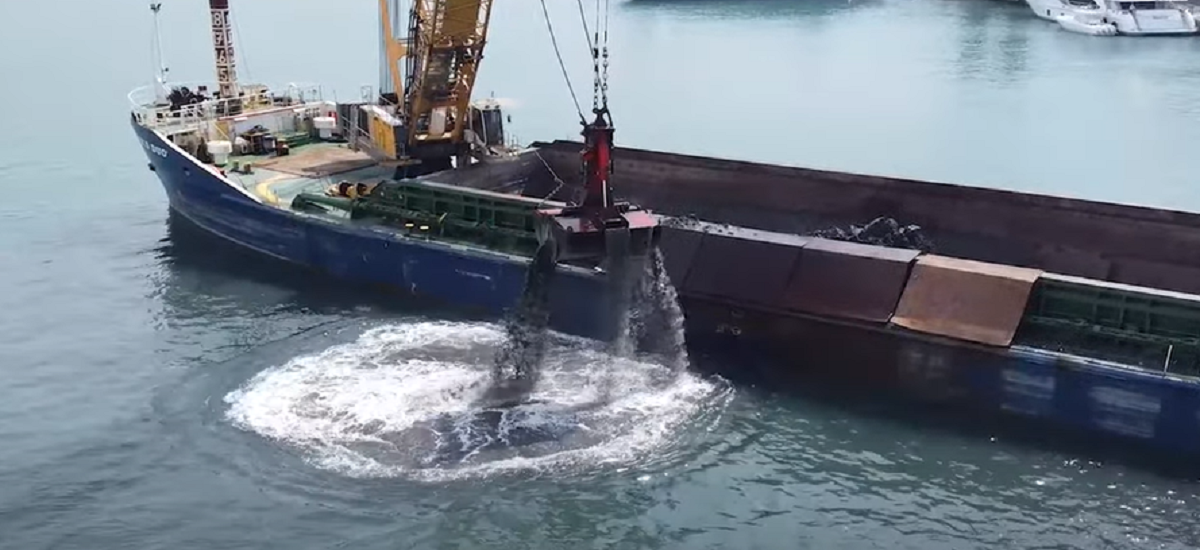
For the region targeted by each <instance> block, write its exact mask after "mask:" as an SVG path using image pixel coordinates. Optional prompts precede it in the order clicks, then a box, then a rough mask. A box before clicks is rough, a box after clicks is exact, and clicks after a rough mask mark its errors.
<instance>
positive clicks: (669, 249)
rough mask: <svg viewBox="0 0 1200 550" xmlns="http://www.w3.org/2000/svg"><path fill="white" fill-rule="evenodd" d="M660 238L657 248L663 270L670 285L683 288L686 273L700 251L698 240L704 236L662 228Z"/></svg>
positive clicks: (671, 228) (668, 227)
mask: <svg viewBox="0 0 1200 550" xmlns="http://www.w3.org/2000/svg"><path fill="white" fill-rule="evenodd" d="M660 231H662V236H661V237H659V241H658V248H659V250H661V251H662V255H663V268H664V269H666V270H667V275H668V276H669V277H670V278H671V284H673V285H675V287H676V288H683V282H684V281H685V280H687V273H688V270H689V268H691V266H692V261H693V259H694V258H695V257H696V251H697V250H699V249H700V240H701V238H703V237H704V234H703V233H701V232H699V231H692V230H688V229H681V228H677V227H670V226H663V227H662V228H661V229H660Z"/></svg>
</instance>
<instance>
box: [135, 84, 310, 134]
mask: <svg viewBox="0 0 1200 550" xmlns="http://www.w3.org/2000/svg"><path fill="white" fill-rule="evenodd" d="M200 85H203V83H199V84H192V85H189V84H188V83H171V84H168V85H167V86H165V87H163V88H162V89H163V90H169V89H172V88H178V87H181V86H187V87H188V88H189V89H193V90H194V89H196V88H197V87H198V86H200ZM156 88H157V86H144V87H142V88H138V89H136V90H133V91H132V92H130V93H129V102H130V103H131V104H132V105H133V114H134V117H136V119H137V121H138V122H139V123H140V124H144V125H146V126H149V127H153V128H177V129H180V130H186V129H191V128H202V127H211V123H212V122H214V121H216V120H218V119H220V118H223V117H227V116H230V114H231V113H238V114H239V115H247V114H253V113H254V112H256V111H262V110H265V109H272V108H280V107H290V106H295V105H305V104H310V103H317V102H321V101H323V99H322V97H323V94H322V90H321V87H320V86H317V85H311V84H295V83H293V84H288V85H287V87H286V88H284V89H283V90H277V89H272V88H268V87H266V86H244V87H243V91H242V94H241V95H240V96H238V97H231V98H214V99H207V100H204V101H200V102H197V103H191V104H186V105H180V106H178V107H172V106H171V105H170V104H169V103H166V102H165V101H163V100H161V99H160V96H159V93H158V90H156ZM238 107H240V109H239V108H238Z"/></svg>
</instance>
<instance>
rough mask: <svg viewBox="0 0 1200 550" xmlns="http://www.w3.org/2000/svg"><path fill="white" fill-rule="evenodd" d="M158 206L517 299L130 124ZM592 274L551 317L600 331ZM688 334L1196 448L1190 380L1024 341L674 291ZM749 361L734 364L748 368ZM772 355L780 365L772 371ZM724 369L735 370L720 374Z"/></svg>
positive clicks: (975, 404) (298, 247)
mask: <svg viewBox="0 0 1200 550" xmlns="http://www.w3.org/2000/svg"><path fill="white" fill-rule="evenodd" d="M133 126H134V131H135V132H136V133H137V136H138V138H139V140H140V141H141V143H142V147H143V148H144V149H145V152H146V155H147V158H148V159H149V161H150V166H151V167H152V168H153V170H154V171H155V173H156V174H157V175H158V177H159V179H160V181H161V182H162V185H163V187H164V189H165V192H166V194H167V196H168V198H169V201H170V206H171V208H172V209H173V210H174V211H176V212H177V213H178V214H180V215H182V216H183V217H184V218H186V219H187V220H189V221H190V222H191V223H192V224H194V225H196V226H197V227H199V228H200V229H202V230H203V231H205V232H207V233H210V234H212V235H215V236H217V237H220V238H223V239H225V240H227V241H230V242H232V243H235V244H237V245H239V246H241V247H244V248H247V249H250V250H252V251H255V252H258V253H260V254H264V255H267V256H271V257H275V258H278V259H282V260H286V261H288V262H291V263H294V264H298V265H301V266H306V267H310V268H315V269H318V270H321V271H325V272H328V273H330V274H332V275H334V276H336V277H339V278H341V279H344V280H346V281H348V282H351V283H359V284H369V285H384V286H387V287H393V288H397V289H399V290H402V291H406V292H412V293H415V294H417V295H421V296H425V297H428V298H432V299H435V300H437V301H440V302H444V303H447V304H451V305H455V306H458V307H463V308H469V309H474V310H483V311H486V312H490V313H500V312H503V311H505V310H506V309H508V308H511V307H512V306H513V305H514V304H516V303H517V300H518V298H519V296H520V293H521V291H522V288H523V284H524V275H525V268H526V265H527V261H525V260H523V259H521V258H516V257H512V256H507V255H502V254H496V253H489V252H486V251H480V250H477V249H472V248H466V247H452V246H449V245H445V244H442V243H435V242H425V241H411V240H407V239H403V238H398V237H397V236H395V234H392V233H385V232H382V231H376V230H371V229H367V228H360V227H355V226H351V225H349V224H340V223H336V222H331V221H326V220H322V219H318V218H315V217H309V216H304V215H300V214H295V213H290V212H286V211H283V210H280V209H278V208H274V207H269V206H265V205H262V204H260V203H258V202H257V201H255V200H254V199H253V198H252V197H250V196H249V195H247V194H245V193H243V192H241V191H240V190H238V189H236V188H234V187H233V186H231V185H229V184H227V183H226V182H225V181H224V180H223V179H222V178H221V177H220V176H219V174H217V173H214V172H212V171H210V169H209V168H208V167H205V166H202V165H200V164H198V163H197V162H196V161H194V160H193V159H192V158H191V157H190V156H187V155H185V154H184V153H183V152H182V151H180V150H178V149H177V148H175V147H174V146H173V145H172V144H170V143H169V142H167V141H165V140H163V139H162V138H161V137H160V136H159V135H158V134H156V133H155V132H153V131H151V130H148V129H146V128H144V127H142V126H141V125H139V124H137V123H136V122H135V123H134V124H133ZM603 291H604V283H603V279H602V278H600V277H596V276H593V275H590V274H586V273H583V272H579V271H567V272H564V273H561V274H560V276H559V277H557V278H556V279H555V284H554V287H553V289H552V292H551V296H552V298H551V309H552V313H551V324H552V326H553V327H554V328H555V329H557V330H560V331H563V332H567V333H571V334H576V335H583V336H591V337H601V338H606V337H608V336H609V335H607V334H604V333H603V329H602V327H603V326H605V325H604V323H602V322H601V321H600V320H601V319H602V318H603V311H602V309H603V307H604V300H603V298H602V297H603ZM682 301H683V305H684V309H685V314H686V317H687V325H688V326H687V330H688V335H689V341H692V342H699V343H702V344H704V343H709V344H711V343H720V342H728V343H729V344H732V345H734V346H746V347H744V348H743V349H768V348H770V349H773V350H779V351H781V352H783V353H784V354H785V357H786V358H787V359H786V360H785V361H783V362H772V364H773V365H776V367H773V369H774V370H773V372H770V373H759V374H764V375H768V376H769V377H771V378H778V377H781V376H782V377H783V378H790V377H791V375H793V374H800V373H804V374H805V375H814V374H815V375H819V376H831V377H833V378H837V379H840V380H844V381H850V382H851V383H852V384H857V385H861V386H864V387H872V388H881V389H885V390H888V391H890V392H894V393H898V394H900V395H903V396H907V397H914V398H917V399H920V400H924V401H929V402H935V403H945V404H951V405H954V406H956V407H961V408H965V409H973V410H977V411H983V412H992V413H996V412H1000V413H1004V414H1006V415H1009V416H1016V417H1024V418H1032V419H1035V420H1036V421H1038V422H1042V423H1045V422H1049V423H1053V424H1056V425H1058V426H1061V427H1065V428H1070V429H1073V430H1078V431H1080V432H1083V433H1091V434H1094V435H1099V436H1115V437H1117V438H1119V439H1120V440H1122V441H1128V442H1135V443H1136V442H1140V443H1142V444H1146V445H1148V447H1149V448H1155V449H1158V450H1161V451H1165V452H1167V453H1172V454H1179V453H1186V454H1188V455H1200V384H1198V383H1196V382H1195V381H1191V380H1188V379H1181V378H1176V377H1172V376H1166V375H1158V374H1155V373H1149V372H1146V371H1141V370H1137V369H1126V368H1122V367H1115V366H1111V365H1105V364H1100V363H1098V362H1094V361H1090V360H1086V359H1083V358H1076V357H1070V356H1063V355H1060V354H1052V353H1048V352H1043V351H1040V350H1035V349H1017V348H1009V349H994V348H983V347H977V346H969V345H963V344H961V343H956V342H954V341H950V340H945V339H934V338H926V337H922V336H919V335H914V334H912V333H901V332H896V331H891V330H887V329H884V328H880V327H877V326H874V325H867V324H862V323H846V322H840V321H832V320H829V319H821V318H812V317H802V316H796V315H792V314H785V313H780V312H765V311H753V310H747V309H745V308H741V307H739V306H737V305H736V304H721V303H716V302H714V301H712V300H708V299H705V298H703V297H695V296H686V295H685V296H684V297H683V300H682ZM748 363H749V361H747V362H744V364H743V365H742V366H740V367H739V368H743V367H744V368H751V367H749V366H748ZM778 365H784V368H779V367H778ZM731 374H734V375H736V374H737V373H731Z"/></svg>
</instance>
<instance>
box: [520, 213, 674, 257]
mask: <svg viewBox="0 0 1200 550" xmlns="http://www.w3.org/2000/svg"><path fill="white" fill-rule="evenodd" d="M538 214H539V216H538V219H539V221H540V223H539V227H538V241H539V242H543V243H544V242H546V241H547V240H552V241H554V243H555V249H556V250H557V251H558V254H557V257H558V261H559V262H583V263H593V262H594V263H595V264H596V265H599V264H601V263H603V262H604V260H605V259H606V258H607V257H608V256H609V254H610V252H609V250H610V246H609V244H608V241H609V240H610V239H611V238H612V236H613V235H614V234H615V233H627V234H628V239H623V240H627V242H628V243H629V246H628V250H627V253H628V255H629V256H645V255H647V254H648V253H649V251H650V250H651V249H653V248H654V247H655V246H656V245H657V244H658V239H659V236H660V234H661V231H660V229H659V224H658V216H656V215H654V214H652V213H650V212H649V211H646V210H643V209H641V208H638V207H637V206H633V205H630V204H629V203H623V202H618V203H616V204H614V205H613V207H612V208H611V209H609V210H608V211H599V212H597V211H595V210H589V209H584V208H582V207H578V206H569V207H566V208H555V209H547V210H539V211H538Z"/></svg>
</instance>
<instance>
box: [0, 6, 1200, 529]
mask: <svg viewBox="0 0 1200 550" xmlns="http://www.w3.org/2000/svg"><path fill="white" fill-rule="evenodd" d="M235 10H236V13H237V15H238V16H239V25H238V27H239V33H238V34H239V35H240V38H241V49H240V52H241V53H242V55H243V60H244V63H243V65H242V68H243V69H244V72H243V74H246V73H249V76H251V77H253V79H254V80H261V81H268V82H287V81H311V82H320V83H324V84H326V86H327V90H329V91H330V93H331V94H332V93H333V91H334V90H336V93H337V94H338V95H339V96H340V97H343V98H345V97H355V98H356V97H358V94H359V86H360V85H363V84H375V83H374V82H373V79H374V78H375V75H376V73H377V70H376V60H375V58H374V56H375V52H376V50H377V48H376V44H375V42H374V40H375V36H376V35H375V23H374V19H375V13H374V11H373V10H374V3H373V2H369V1H363V2H356V3H348V2H333V1H330V0H286V1H285V0H255V1H253V2H250V1H242V2H237V3H235ZM551 10H552V14H553V15H554V21H555V24H556V28H558V29H559V33H560V35H559V38H560V41H561V42H562V44H563V45H564V48H565V51H564V54H565V57H566V60H567V63H568V64H569V67H570V68H571V69H572V77H573V78H574V79H575V83H576V86H577V88H582V90H581V93H582V94H583V96H582V97H581V100H583V101H585V102H586V101H588V100H589V99H590V91H589V89H590V86H589V81H590V78H589V72H588V67H589V64H588V62H587V59H586V52H585V50H584V47H583V39H582V37H581V36H580V35H579V34H578V31H579V23H578V15H577V13H576V12H575V11H574V10H575V5H574V4H572V3H553V4H552V5H551ZM1027 11H1028V10H1027V9H1026V8H1024V7H1023V6H1021V5H1019V4H1009V3H1002V2H995V1H989V0H955V1H949V0H947V1H940V0H910V1H884V0H878V1H869V0H868V1H853V2H845V1H839V2H833V1H817V0H808V1H796V2H788V1H783V0H777V1H742V2H733V1H726V2H720V1H716V0H709V1H685V0H675V1H668V0H663V1H657V2H655V1H636V0H634V1H629V2H615V3H614V5H613V13H612V17H613V19H612V33H613V34H612V37H611V39H610V40H611V48H612V67H611V71H610V72H611V79H612V83H611V86H612V88H611V98H610V103H611V106H612V108H613V110H614V113H615V117H616V122H617V125H618V134H617V136H618V141H619V142H620V143H622V144H627V145H632V146H638V147H647V148H654V149H664V150H671V151H678V152H685V153H699V154H712V155H720V156H725V157H731V158H742V159H753V160H763V161H772V162H780V163H787V164H795V165H803V166H816V167H823V168H834V169H841V170H852V171H859V172H868V173H880V174H893V175H903V176H909V177H918V178H930V179H938V180H946V181H954V182H959V183H969V184H975V185H991V186H999V187H1008V188H1014V189H1025V190H1036V191H1041V192H1048V193H1054V194H1063V195H1073V196H1082V197H1089V198H1098V199H1105V200H1117V201H1125V202H1137V203H1147V204H1156V205H1165V206H1175V207H1181V208H1188V209H1200V200H1198V199H1197V198H1196V196H1197V194H1196V193H1195V192H1193V191H1192V188H1191V186H1190V185H1189V184H1190V181H1191V180H1190V174H1191V172H1192V166H1193V165H1194V161H1193V158H1194V157H1195V155H1194V154H1193V153H1192V150H1193V148H1194V146H1195V144H1198V143H1200V135H1197V132H1200V129H1198V128H1200V126H1198V125H1197V124H1196V121H1197V114H1198V110H1197V106H1196V105H1197V100H1198V99H1200V93H1198V92H1197V91H1196V90H1197V89H1200V87H1198V86H1197V80H1198V79H1200V76H1197V75H1200V70H1198V69H1200V56H1197V55H1196V54H1197V49H1198V48H1200V39H1146V38H1142V39H1134V38H1130V39H1126V38H1094V37H1086V36H1076V35H1071V34H1068V33H1065V32H1062V31H1059V30H1058V29H1056V28H1055V27H1054V26H1053V25H1051V24H1049V23H1046V22H1043V21H1040V20H1037V19H1034V18H1033V17H1032V15H1031V14H1029V13H1027ZM206 17H207V14H206V12H205V9H204V6H203V3H202V2H188V3H184V2H175V3H170V4H169V5H167V6H164V14H163V24H164V38H165V50H166V52H165V53H166V54H167V59H168V62H169V64H170V66H171V67H172V74H173V75H174V77H175V78H177V79H180V80H199V79H208V78H210V73H211V69H210V66H211V53H210V51H209V43H208V35H207V26H206V23H207V20H206ZM0 21H3V22H5V23H4V24H5V25H6V26H5V28H4V30H3V31H0V74H2V75H4V78H3V80H2V81H0V82H3V83H4V84H3V85H0V106H3V109H0V113H2V114H3V117H2V121H3V123H4V131H2V132H0V188H2V189H5V190H7V191H9V192H10V194H9V196H8V199H7V200H6V201H4V202H3V203H2V204H0V265H2V266H3V269H0V282H2V283H3V284H4V286H5V287H6V288H7V289H8V292H5V293H3V294H0V311H2V312H3V314H0V334H3V335H4V336H2V337H0V368H3V369H4V370H3V374H4V376H3V378H2V379H0V380H2V381H0V441H4V443H5V444H4V445H3V446H0V548H13V549H21V550H27V549H34V548H87V549H96V548H126V547H136V548H172V549H176V548H224V547H229V548H247V547H257V548H269V547H279V548H334V547H337V548H341V547H352V548H493V547H505V548H512V547H526V548H562V547H597V548H599V547H619V548H718V547H720V548H729V547H743V548H796V547H801V548H877V547H889V548H920V549H929V548H1080V549H1089V550H1090V549H1095V548H1192V547H1196V546H1197V545H1200V529H1198V528H1197V527H1196V525H1195V522H1194V521H1193V519H1194V518H1195V517H1196V514H1197V510H1198V508H1197V506H1198V504H1197V502H1198V501H1197V498H1198V493H1200V491H1197V487H1196V486H1195V485H1194V484H1193V483H1191V482H1188V481H1186V480H1180V479H1175V478H1164V477H1159V476H1157V475H1155V474H1152V473H1150V472H1147V471H1143V470H1136V469H1131V468H1129V467H1125V466H1121V465H1117V464H1106V463H1101V462H1098V461H1096V460H1093V459H1091V458H1089V457H1090V455H1087V454H1077V453H1074V452H1066V451H1061V450H1053V449H1048V448H1044V449H1038V448H1030V447H1028V446H1021V445H1016V444H1014V443H1011V442H1009V441H1008V440H1007V438H1006V437H1003V436H999V437H990V436H989V434H986V433H985V434H983V435H980V434H978V433H970V434H964V433H959V432H952V431H947V430H943V429H936V428H931V427H925V425H924V424H921V423H917V422H910V421H904V420H897V419H892V418H889V416H894V415H883V416H881V415H866V414H863V413H862V412H861V411H859V410H858V409H854V408H848V407H842V406H835V405H830V404H827V403H818V402H815V401H812V400H808V399H804V398H798V397H791V396H787V395H782V394H778V393H774V392H771V391H767V390H765V389H762V388H753V387H749V386H745V385H730V384H727V383H724V382H721V381H720V380H711V379H705V378H701V377H699V376H696V377H689V378H687V379H686V380H684V381H683V382H681V383H679V384H677V385H675V386H672V387H671V388H668V389H665V390H664V389H657V390H651V389H647V386H646V385H645V384H644V383H643V381H642V378H641V377H642V376H646V375H648V374H647V373H650V372H652V371H653V369H654V368H655V367H654V366H653V365H646V364H630V365H624V366H623V367H622V368H621V369H619V372H620V373H623V374H622V376H621V377H618V378H617V381H616V382H615V383H616V385H617V387H618V388H623V389H625V390H627V393H626V395H627V398H626V400H624V401H622V402H621V404H620V406H616V407H609V408H604V409H602V410H599V411H596V410H591V411H589V410H583V412H581V413H579V414H580V415H582V416H581V417H580V418H584V419H585V420H587V421H588V422H591V423H592V425H594V426H595V427H596V428H597V430H596V431H594V432H590V433H589V432H586V431H580V430H576V431H574V432H571V433H569V434H567V435H564V436H562V437H564V438H566V440H568V441H570V442H571V443H572V445H575V446H577V447H579V448H585V449H590V450H589V451H587V452H579V453H574V454H561V455H553V454H551V455H545V454H543V455H539V456H541V458H538V457H534V458H527V459H523V458H521V457H518V456H511V455H502V454H501V455H494V456H491V455H489V456H488V457H485V458H486V460H482V461H480V462H479V463H477V464H474V465H470V466H462V467H456V468H448V467H447V468H438V467H433V468H428V467H421V466H420V465H418V464H416V463H414V462H412V459H413V457H412V456H410V455H407V454H404V453H400V454H399V455H394V454H387V453H381V452H380V451H379V449H378V448H375V447H372V446H370V445H367V444H365V443H364V438H363V437H362V436H364V434H369V433H376V432H373V431H372V430H378V429H379V426H381V425H383V426H410V425H414V422H416V420H414V416H415V415H418V414H419V413H420V412H421V411H423V410H428V409H431V408H433V409H436V408H437V407H449V406H452V405H453V404H454V399H456V398H455V397H454V396H452V395H451V396H449V397H447V396H446V395H444V394H442V393H439V392H440V391H441V390H443V389H445V388H446V387H448V386H453V385H454V384H455V383H457V382H460V381H462V380H466V379H469V378H470V377H471V376H473V374H472V373H473V371H472V370H471V368H470V367H471V365H474V364H476V363H480V362H481V361H482V358H485V357H490V353H491V351H492V350H493V349H494V346H495V343H496V342H495V339H496V335H497V334H498V332H497V331H498V329H497V328H496V326H495V325H490V324H487V323H481V322H478V321H475V320H471V319H462V318H459V317H458V316H457V315H456V314H455V313H454V312H449V311H440V310H433V309H428V308H424V309H415V308H413V307H412V306H410V305H407V304H397V303H393V302H391V301H387V300H384V299H382V298H380V297H375V296H371V295H366V294H362V293H357V292H354V291H352V290H347V289H343V288H336V286H337V285H335V284H333V283H331V282H329V281H324V280H317V279H311V278H308V277H306V276H304V275H302V274H297V273H294V272H292V271H290V270H287V269H281V268H279V267H278V266H273V265H269V264H263V263H259V262H255V261H253V260H251V259H249V258H246V257H243V256H239V255H233V254H231V253H230V252H228V251H225V250H222V249H219V248H217V247H214V246H213V245H212V243H210V242H207V241H203V240H195V239H188V238H185V237H184V236H182V235H181V234H180V231H179V228H178V227H170V226H168V223H167V208H166V201H165V198H164V196H163V193H162V191H161V188H160V187H159V185H158V181H157V180H156V179H155V178H154V175H153V174H152V173H150V172H148V171H146V169H145V158H144V157H143V156H142V152H141V150H140V148H139V147H138V146H137V143H136V141H135V140H134V138H133V136H132V134H131V132H130V129H129V127H128V122H127V120H128V113H127V110H126V105H125V103H124V94H125V93H126V92H127V91H128V90H129V89H130V88H133V87H135V86H138V85H141V84H143V83H144V82H145V81H146V80H147V77H148V75H149V74H150V72H151V67H150V63H149V44H150V33H149V13H148V10H147V9H146V7H145V6H144V5H142V4H141V3H138V2H121V3H100V2H82V1H78V0H75V1H67V2H56V3H20V2H5V3H0ZM490 36H491V40H492V43H491V46H490V48H489V50H488V57H487V60H486V61H485V65H484V68H483V71H482V74H481V75H480V84H479V90H481V91H483V92H485V93H486V92H487V91H489V90H494V91H495V93H496V95H497V96H498V97H504V98H512V101H513V102H514V106H513V108H512V115H513V118H514V124H515V127H516V130H517V132H518V133H519V135H520V136H521V137H522V138H523V139H524V140H525V141H532V140H535V139H554V138H561V137H571V136H572V135H574V133H575V132H577V130H578V126H577V124H576V120H575V115H574V107H573V105H572V104H571V101H570V98H569V95H568V94H567V92H566V88H565V85H564V84H563V82H562V76H561V74H560V73H559V69H558V67H557V65H556V61H555V58H554V55H553V52H552V50H551V48H550V44H549V39H548V38H547V36H546V33H545V27H544V22H543V21H542V20H541V14H540V6H539V5H538V4H537V3H535V2H512V1H506V0H501V1H500V2H497V7H496V14H495V16H494V25H493V29H492V33H491V35H490ZM748 192H750V191H748ZM553 354H557V355H555V357H558V359H559V360H560V362H559V363H555V365H556V366H555V367H554V368H552V369H551V371H550V373H549V379H550V380H552V383H551V384H550V385H549V386H548V387H549V388H550V389H551V390H553V391H557V392H559V393H558V394H555V395H556V397H555V399H557V400H558V401H559V402H562V403H571V402H572V399H576V398H578V395H576V393H578V392H577V390H579V389H580V388H592V387H594V386H595V385H596V384H597V383H598V381H597V379H596V378H595V376H594V375H593V373H592V371H588V370H585V371H584V372H583V374H580V373H579V372H575V371H572V370H571V369H570V368H568V367H567V365H575V366H578V365H584V366H585V367H587V368H591V367H595V369H596V371H595V372H601V371H602V370H603V368H607V367H609V366H611V363H612V361H611V360H610V359H607V358H605V357H604V356H603V355H602V354H598V353H596V352H595V351H593V350H589V349H587V348H586V346H583V345H582V344H579V343H577V342H572V341H562V342H559V344H557V347H555V348H554V350H553V351H552V355H553ZM697 360H698V361H700V360H704V361H717V362H723V363H724V365H725V366H726V368H739V367H743V366H744V367H746V368H751V367H753V366H755V365H754V363H756V362H757V361H759V360H758V359H754V358H749V357H740V356H734V357H716V358H706V359H705V358H698V359H697ZM553 391H552V393H553ZM438 396H440V397H438ZM584 405H586V403H584ZM581 410H582V409H581ZM562 415H563V413H561V412H556V411H550V412H548V413H547V415H546V416H545V417H544V418H543V419H542V421H544V422H547V423H549V424H553V422H554V421H555V419H560V418H563V416H562ZM549 424H547V425H549ZM401 431H403V430H401ZM415 433H416V432H412V431H410V432H404V433H399V432H397V434H393V435H395V437H397V438H401V439H399V441H400V442H401V443H404V444H406V445H409V446H411V448H421V447H422V446H423V445H428V444H429V442H428V441H426V440H422V439H420V436H419V435H414V434H415ZM389 437H390V436H389ZM403 438H410V439H403ZM412 438H416V439H412Z"/></svg>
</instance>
